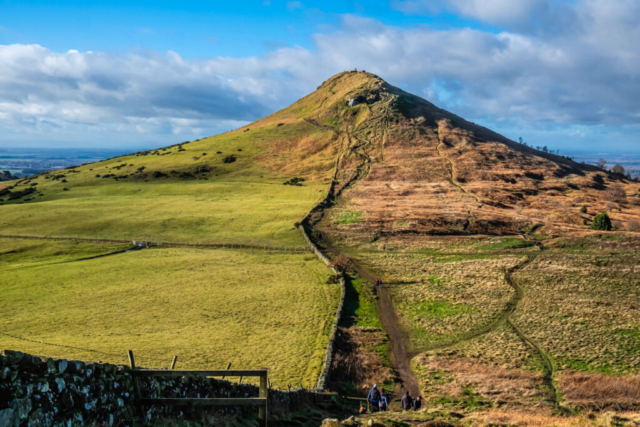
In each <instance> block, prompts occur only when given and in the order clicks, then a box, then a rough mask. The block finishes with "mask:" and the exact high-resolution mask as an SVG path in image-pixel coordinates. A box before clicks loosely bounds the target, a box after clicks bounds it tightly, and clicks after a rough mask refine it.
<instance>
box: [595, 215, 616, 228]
mask: <svg viewBox="0 0 640 427" xmlns="http://www.w3.org/2000/svg"><path fill="white" fill-rule="evenodd" d="M612 228H613V227H612V225H611V219H610V218H609V215H607V213H606V212H602V213H599V214H598V215H596V217H595V218H593V222H592V223H591V229H592V230H603V231H611V229H612Z"/></svg>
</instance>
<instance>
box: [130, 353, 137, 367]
mask: <svg viewBox="0 0 640 427" xmlns="http://www.w3.org/2000/svg"><path fill="white" fill-rule="evenodd" d="M129 365H130V366H131V369H136V362H135V360H134V359H133V351H131V350H129Z"/></svg>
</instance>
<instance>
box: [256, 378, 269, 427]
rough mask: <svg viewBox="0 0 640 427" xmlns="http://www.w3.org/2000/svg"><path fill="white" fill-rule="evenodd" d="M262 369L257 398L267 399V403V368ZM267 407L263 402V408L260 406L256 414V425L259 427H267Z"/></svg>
mask: <svg viewBox="0 0 640 427" xmlns="http://www.w3.org/2000/svg"><path fill="white" fill-rule="evenodd" d="M262 369H264V374H263V375H261V376H260V394H259V396H258V397H262V398H265V399H267V401H268V388H267V383H268V381H269V379H268V378H267V368H262ZM267 405H268V402H265V404H264V406H261V407H260V409H259V411H260V412H259V413H258V425H259V426H260V427H267Z"/></svg>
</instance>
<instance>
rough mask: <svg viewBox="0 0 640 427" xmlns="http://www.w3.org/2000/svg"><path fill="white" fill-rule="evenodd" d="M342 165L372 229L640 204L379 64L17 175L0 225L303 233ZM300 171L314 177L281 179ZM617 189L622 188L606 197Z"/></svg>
mask: <svg viewBox="0 0 640 427" xmlns="http://www.w3.org/2000/svg"><path fill="white" fill-rule="evenodd" d="M336 164H337V167H335V166H336ZM334 174H335V177H336V178H337V180H338V183H339V184H345V183H346V182H348V181H349V180H352V179H354V180H358V183H357V185H356V186H354V187H353V188H350V189H349V190H348V191H347V193H345V195H346V196H347V200H348V201H349V202H348V206H344V209H346V210H347V211H354V212H355V213H354V215H355V217H354V218H355V220H354V221H351V222H353V224H351V225H349V226H348V227H346V229H347V231H348V233H349V234H351V235H353V234H354V233H359V234H361V235H362V236H363V237H366V238H371V237H372V236H381V235H385V234H398V233H491V234H496V233H498V234H500V233H503V234H514V233H519V232H524V231H531V230H532V229H534V228H539V227H540V226H545V229H546V230H547V231H549V232H554V230H557V229H558V228H562V229H573V230H576V229H585V228H586V227H585V224H588V222H589V221H590V219H591V218H592V216H593V214H595V213H597V212H599V211H602V210H604V209H605V204H606V203H607V202H608V201H610V200H608V199H615V200H613V201H614V202H615V203H617V204H618V205H619V206H620V207H621V208H622V210H621V212H617V213H616V214H615V217H616V219H619V220H620V221H621V222H622V225H623V226H626V225H627V224H628V223H629V221H630V220H632V219H634V218H636V217H637V216H638V214H640V210H639V209H638V208H637V207H635V206H632V205H631V204H630V203H629V197H631V196H633V195H636V194H637V193H638V188H639V185H638V184H637V183H630V182H628V181H626V180H624V179H622V178H619V177H616V176H614V175H611V174H608V173H606V172H604V171H602V170H599V169H597V168H595V167H593V166H588V165H581V164H578V163H575V162H573V161H570V160H568V159H565V158H563V157H560V156H556V155H553V154H548V153H543V152H540V151H537V150H534V149H532V148H529V147H525V146H523V145H520V144H518V143H515V142H513V141H510V140H508V139H506V138H504V137H502V136H500V135H498V134H496V133H494V132H492V131H490V130H488V129H485V128H483V127H480V126H478V125H475V124H473V123H470V122H467V121H465V120H463V119H461V118H460V117H457V116H455V115H453V114H451V113H448V112H446V111H444V110H442V109H439V108H437V107H435V106H434V105H433V104H431V103H429V102H427V101H425V100H423V99H421V98H418V97H416V96H413V95H411V94H408V93H406V92H404V91H402V90H400V89H398V88H395V87H393V86H391V85H389V84H387V83H386V82H384V81H383V80H382V79H380V78H378V77H377V76H374V75H372V74H369V73H365V72H345V73H341V74H338V75H336V76H334V77H332V78H331V79H329V80H327V81H326V82H324V83H323V84H322V85H321V86H319V87H318V89H317V90H316V91H315V92H313V93H311V94H310V95H308V96H306V97H304V98H302V99H301V100H299V101H298V102H296V103H294V104H292V105H291V106H289V107H287V108H285V109H283V110H281V111H279V112H277V113H274V114H273V115H271V116H268V117H266V118H264V119H261V120H258V121H257V122H255V123H252V124H250V125H248V126H246V127H243V128H241V129H238V130H235V131H232V132H227V133H225V134H221V135H218V136H215V137H211V138H204V139H201V140H197V141H192V142H185V143H182V144H178V145H175V146H173V147H166V148H161V149H158V150H150V151H147V152H142V153H136V154H133V155H129V156H123V157H120V158H115V159H110V160H108V161H104V162H99V163H95V164H90V165H85V166H81V167H77V168H69V169H66V170H62V171H56V172H49V173H45V174H40V175H38V176H34V177H32V178H30V179H27V180H22V181H19V182H17V183H13V185H11V183H9V184H8V185H10V187H9V188H5V189H4V190H0V203H3V204H4V206H2V216H3V221H2V224H0V226H1V227H2V232H3V233H14V234H27V233H31V234H33V233H35V234H54V235H61V236H62V235H71V236H74V235H75V236H83V237H111V238H129V237H131V238H146V239H153V240H163V239H164V240H181V241H185V240H190V241H194V240H195V241H198V242H204V241H210V240H211V239H213V237H212V236H214V235H215V239H216V240H218V241H228V242H239V241H243V240H251V241H254V242H260V243H265V242H273V241H278V240H282V241H283V242H287V243H293V242H294V241H298V242H300V241H299V240H297V236H294V234H295V230H293V227H292V224H293V223H294V222H295V221H296V220H299V219H300V218H302V217H303V216H304V214H305V212H306V211H307V210H308V209H310V208H311V206H313V204H314V203H315V202H316V201H317V200H319V199H320V198H322V196H323V195H324V193H325V191H326V188H328V184H329V182H330V181H331V178H332V177H333V176H334ZM291 178H303V179H304V180H305V181H304V184H303V185H302V186H296V185H289V186H283V185H282V184H283V183H284V182H288V181H289V180H290V179H291ZM294 183H295V182H294ZM611 187H619V188H620V189H622V196H610V195H609V194H608V192H607V191H606V190H608V189H610V188H611ZM625 199H626V200H625ZM582 205H587V208H588V214H581V213H580V211H579V210H580V207H581V206H582ZM338 222H340V221H338ZM347 222H349V221H347ZM50 224H55V227H51V226H50ZM341 228H345V227H341ZM336 231H339V230H336Z"/></svg>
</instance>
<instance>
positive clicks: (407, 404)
mask: <svg viewBox="0 0 640 427" xmlns="http://www.w3.org/2000/svg"><path fill="white" fill-rule="evenodd" d="M400 401H401V402H402V409H404V410H405V411H410V410H412V409H413V399H412V398H411V395H410V394H409V390H407V392H406V393H405V395H404V396H402V399H400Z"/></svg>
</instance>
